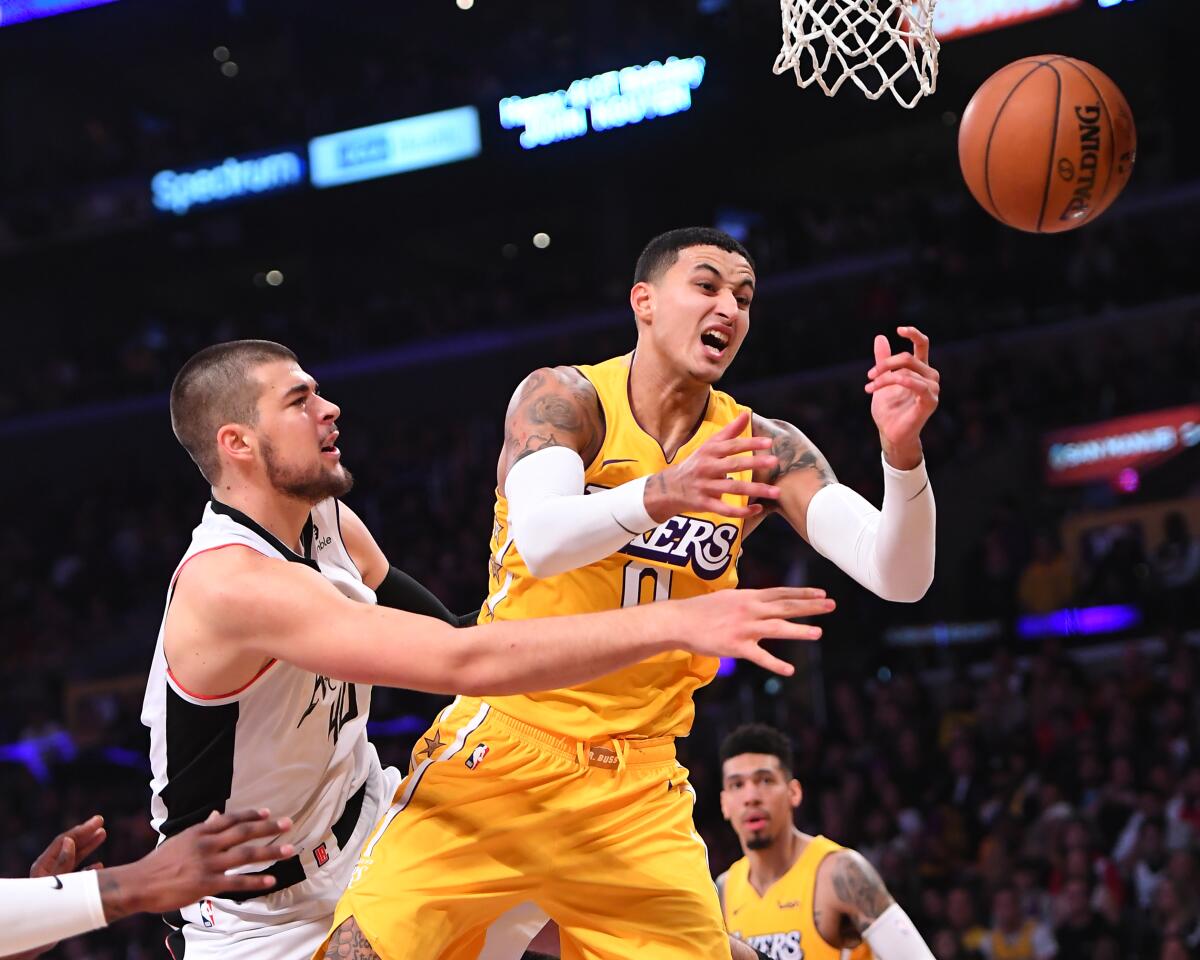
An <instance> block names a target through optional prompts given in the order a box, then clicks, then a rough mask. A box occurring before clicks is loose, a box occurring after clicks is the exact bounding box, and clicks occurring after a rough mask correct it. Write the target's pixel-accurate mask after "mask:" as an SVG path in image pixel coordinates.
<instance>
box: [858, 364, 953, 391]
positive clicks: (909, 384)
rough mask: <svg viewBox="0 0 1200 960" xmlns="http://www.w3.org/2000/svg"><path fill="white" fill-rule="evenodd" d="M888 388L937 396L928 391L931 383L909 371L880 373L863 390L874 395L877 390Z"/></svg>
mask: <svg viewBox="0 0 1200 960" xmlns="http://www.w3.org/2000/svg"><path fill="white" fill-rule="evenodd" d="M888 386H897V387H904V389H905V390H911V391H912V392H913V393H918V394H921V393H924V394H930V395H931V396H935V397H936V396H937V394H934V393H932V391H931V390H930V386H931V381H929V380H926V379H925V378H924V377H922V376H920V375H919V374H916V373H913V372H912V371H911V370H891V371H889V372H888V373H881V374H880V375H879V376H878V377H876V378H875V379H874V380H872V381H871V382H870V383H868V384H867V385H866V387H865V389H866V391H867V393H875V392H876V391H877V390H880V389H882V388H883V387H888Z"/></svg>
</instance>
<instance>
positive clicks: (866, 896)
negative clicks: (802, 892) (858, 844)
mask: <svg viewBox="0 0 1200 960" xmlns="http://www.w3.org/2000/svg"><path fill="white" fill-rule="evenodd" d="M820 870H821V872H822V873H825V872H828V873H829V884H828V888H827V891H828V892H826V896H825V897H824V898H822V896H821V894H822V892H825V891H822V885H821V881H820V880H818V881H817V883H818V887H817V898H818V902H817V904H816V909H817V910H821V909H822V907H824V908H825V909H826V910H830V911H831V912H832V913H833V914H834V916H836V917H837V919H838V920H839V923H840V925H841V926H842V927H843V929H844V931H845V933H847V934H849V936H850V938H852V942H858V941H859V940H861V939H862V935H863V933H864V932H865V931H866V929H867V927H869V926H870V925H871V924H873V923H874V922H875V921H876V920H878V919H879V917H880V916H881V915H882V914H883V912H884V911H885V910H886V909H887V908H888V907H890V906H891V905H892V904H893V903H895V902H896V901H895V900H894V899H892V895H891V894H890V893H888V889H887V887H886V886H884V883H883V878H882V877H880V876H879V873H878V871H877V870H876V869H875V868H874V867H873V866H871V862H870V861H869V860H867V858H866V857H864V856H863V855H862V854H861V853H859V852H858V851H856V850H844V851H841V852H840V853H835V854H831V855H830V856H828V857H826V858H825V862H824V863H822V864H821V868H820ZM847 945H850V944H847Z"/></svg>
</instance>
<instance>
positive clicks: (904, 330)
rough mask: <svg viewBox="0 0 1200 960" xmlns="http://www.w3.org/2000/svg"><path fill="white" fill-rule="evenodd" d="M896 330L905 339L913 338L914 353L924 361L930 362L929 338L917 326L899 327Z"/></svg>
mask: <svg viewBox="0 0 1200 960" xmlns="http://www.w3.org/2000/svg"><path fill="white" fill-rule="evenodd" d="M896 332H897V333H898V334H900V336H902V337H904V339H905V340H911V341H912V345H913V353H915V354H916V355H917V359H918V360H920V361H921V362H922V363H928V362H929V338H928V337H927V336H925V334H923V333H922V332H921V331H920V330H918V329H917V328H916V327H897V328H896Z"/></svg>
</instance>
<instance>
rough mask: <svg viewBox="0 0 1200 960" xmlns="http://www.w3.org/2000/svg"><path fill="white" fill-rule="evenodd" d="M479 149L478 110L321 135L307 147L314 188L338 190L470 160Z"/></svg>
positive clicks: (394, 121) (454, 112)
mask: <svg viewBox="0 0 1200 960" xmlns="http://www.w3.org/2000/svg"><path fill="white" fill-rule="evenodd" d="M479 150H480V141H479V111H477V110H476V109H475V108H474V107H458V108H457V109H455V110H442V111H440V112H439V113H426V114H423V115H421V116H419V117H407V118H406V119H404V120H393V121H391V122H390V123H377V124H375V125H374V126H371V127H359V128H358V129H356V130H343V131H341V132H340V133H330V134H326V135H325V136H323V137H317V138H315V139H313V140H310V141H309V143H308V161H309V171H310V176H311V178H312V183H313V186H314V187H336V186H339V185H340V184H343V183H354V182H356V181H358V180H373V179H374V178H375V177H386V176H390V175H392V174H394V173H405V172H407V171H409V170H419V169H421V168H423V167H436V166H438V165H440V164H443V163H454V162H455V161H457V160H466V159H469V158H470V157H476V156H478V155H479Z"/></svg>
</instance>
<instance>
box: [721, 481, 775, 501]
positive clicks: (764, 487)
mask: <svg viewBox="0 0 1200 960" xmlns="http://www.w3.org/2000/svg"><path fill="white" fill-rule="evenodd" d="M719 492H720V493H732V494H733V495H734V496H740V497H758V498H760V499H762V500H778V499H779V488H778V487H774V486H771V484H769V483H753V482H750V481H743V480H726V481H724V482H723V483H721V484H720V491H719Z"/></svg>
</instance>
